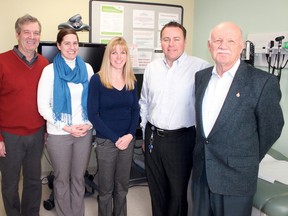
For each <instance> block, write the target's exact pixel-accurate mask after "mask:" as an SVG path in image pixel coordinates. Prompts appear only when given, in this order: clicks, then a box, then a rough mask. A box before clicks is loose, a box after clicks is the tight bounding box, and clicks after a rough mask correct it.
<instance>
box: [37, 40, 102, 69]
mask: <svg viewBox="0 0 288 216" xmlns="http://www.w3.org/2000/svg"><path fill="white" fill-rule="evenodd" d="M105 47H106V44H98V43H83V42H80V43H79V52H78V55H79V56H80V57H81V58H82V59H83V60H84V61H85V62H87V63H89V64H90V65H91V66H92V68H93V70H94V73H97V72H98V71H99V70H100V67H101V63H102V59H103V55H104V51H105ZM37 51H38V53H40V54H41V55H42V56H44V57H45V58H46V59H47V60H48V61H49V62H50V63H52V62H53V58H54V57H55V55H56V54H57V52H58V48H57V46H56V43H55V42H40V43H39V46H38V49H37Z"/></svg>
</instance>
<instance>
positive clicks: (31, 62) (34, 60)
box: [13, 45, 38, 66]
mask: <svg viewBox="0 0 288 216" xmlns="http://www.w3.org/2000/svg"><path fill="white" fill-rule="evenodd" d="M13 51H14V52H16V53H17V55H18V56H19V57H20V58H21V59H22V60H23V61H24V62H25V63H26V64H27V65H29V66H31V65H33V64H34V63H35V62H36V61H37V59H38V54H37V52H36V51H35V53H34V57H33V58H32V59H31V61H28V60H27V59H26V56H25V55H23V54H22V53H21V52H20V51H19V49H18V45H15V46H14V48H13Z"/></svg>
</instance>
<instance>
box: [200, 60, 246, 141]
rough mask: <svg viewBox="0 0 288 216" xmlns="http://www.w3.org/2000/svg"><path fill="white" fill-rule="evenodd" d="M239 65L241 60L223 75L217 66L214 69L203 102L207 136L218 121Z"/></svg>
mask: <svg viewBox="0 0 288 216" xmlns="http://www.w3.org/2000/svg"><path fill="white" fill-rule="evenodd" d="M239 65H240V60H238V61H237V62H236V63H235V64H234V66H233V67H232V68H231V69H230V70H228V71H226V72H225V73H224V74H223V76H222V77H220V76H219V75H218V73H217V71H216V67H215V66H214V68H213V70H212V75H211V78H210V81H209V84H208V86H207V88H206V91H205V95H204V98H203V102H202V121H203V122H202V125H203V130H204V134H205V136H206V137H207V136H208V135H209V133H210V132H211V130H212V128H213V126H214V124H215V122H216V119H217V117H218V115H219V113H220V111H221V108H222V106H223V103H224V101H225V98H226V96H227V94H228V91H229V89H230V86H231V83H232V81H233V78H234V76H235V74H236V71H237V69H238V67H239Z"/></svg>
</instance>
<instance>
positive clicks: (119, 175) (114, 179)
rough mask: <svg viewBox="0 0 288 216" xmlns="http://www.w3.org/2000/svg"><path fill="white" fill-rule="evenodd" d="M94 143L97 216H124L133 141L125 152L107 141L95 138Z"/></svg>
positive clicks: (125, 213)
mask: <svg viewBox="0 0 288 216" xmlns="http://www.w3.org/2000/svg"><path fill="white" fill-rule="evenodd" d="M96 142H97V147H96V157H97V165H98V184H99V202H98V216H112V215H113V216H126V215H127V200H126V195H127V193H128V188H129V179H130V170H131V163H132V157H133V149H134V140H132V141H131V143H130V144H129V146H128V148H127V149H125V150H119V149H118V148H117V147H116V146H115V144H114V143H113V142H111V141H110V140H109V139H101V138H96ZM112 206H113V207H112Z"/></svg>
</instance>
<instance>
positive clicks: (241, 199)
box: [192, 170, 253, 216]
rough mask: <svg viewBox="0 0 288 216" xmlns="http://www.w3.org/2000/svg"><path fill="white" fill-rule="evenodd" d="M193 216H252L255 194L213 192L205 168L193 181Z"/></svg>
mask: <svg viewBox="0 0 288 216" xmlns="http://www.w3.org/2000/svg"><path fill="white" fill-rule="evenodd" d="M192 202H193V216H231V215H233V216H251V213H252V202H253V196H248V195H247V196H232V195H221V194H216V193H212V192H211V191H210V189H209V187H208V183H207V176H206V172H205V170H204V171H203V173H202V176H201V178H200V179H199V180H198V181H194V180H193V181H192Z"/></svg>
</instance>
